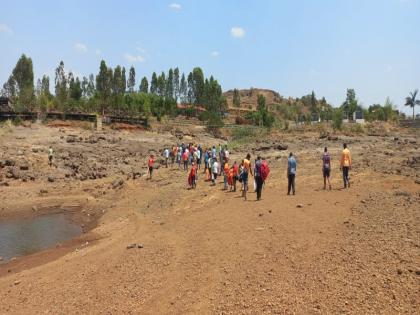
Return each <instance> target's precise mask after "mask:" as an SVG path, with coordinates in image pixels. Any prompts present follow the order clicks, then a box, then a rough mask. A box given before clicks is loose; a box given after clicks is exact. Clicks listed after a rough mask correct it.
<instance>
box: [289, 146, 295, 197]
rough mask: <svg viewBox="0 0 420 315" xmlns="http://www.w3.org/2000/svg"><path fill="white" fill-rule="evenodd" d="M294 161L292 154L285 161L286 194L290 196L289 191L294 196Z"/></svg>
mask: <svg viewBox="0 0 420 315" xmlns="http://www.w3.org/2000/svg"><path fill="white" fill-rule="evenodd" d="M296 167H297V163H296V159H295V157H294V156H293V153H292V152H290V154H289V158H288V159H287V182H288V184H287V194H288V195H290V190H291V191H292V192H293V195H294V194H295V192H296V191H295V178H296Z"/></svg>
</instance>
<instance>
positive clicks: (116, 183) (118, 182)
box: [111, 178, 124, 189]
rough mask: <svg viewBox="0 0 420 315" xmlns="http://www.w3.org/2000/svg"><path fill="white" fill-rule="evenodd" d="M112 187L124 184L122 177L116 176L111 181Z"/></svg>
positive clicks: (115, 187)
mask: <svg viewBox="0 0 420 315" xmlns="http://www.w3.org/2000/svg"><path fill="white" fill-rule="evenodd" d="M111 185H112V188H114V189H117V188H120V187H122V186H123V185H124V180H123V179H122V178H117V179H116V180H114V181H113V182H112V184H111Z"/></svg>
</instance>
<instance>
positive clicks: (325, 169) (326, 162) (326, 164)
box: [322, 147, 331, 190]
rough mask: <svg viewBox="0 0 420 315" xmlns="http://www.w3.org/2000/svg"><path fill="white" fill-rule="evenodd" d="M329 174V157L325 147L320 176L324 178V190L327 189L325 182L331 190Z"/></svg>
mask: <svg viewBox="0 0 420 315" xmlns="http://www.w3.org/2000/svg"><path fill="white" fill-rule="evenodd" d="M330 172H331V157H330V154H329V153H328V149H327V147H325V148H324V154H323V155H322V175H323V176H324V190H325V189H327V181H328V186H329V188H330V190H331V183H330Z"/></svg>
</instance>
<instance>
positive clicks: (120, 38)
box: [0, 0, 420, 113]
mask: <svg viewBox="0 0 420 315" xmlns="http://www.w3.org/2000/svg"><path fill="white" fill-rule="evenodd" d="M419 18H420V0H230V1H228V0H211V1H210V0H209V1H204V0H203V1H200V0H176V1H175V2H172V1H164V0H154V1H152V0H148V1H147V0H137V1H135V0H119V1H110V0H89V1H86V0H85V1H82V0H72V1H62V0H54V1H52V0H45V1H42V0H40V1H29V0H27V1H20V0H13V1H10V0H0V83H1V84H3V83H4V82H5V81H6V80H7V78H8V77H9V75H10V73H11V72H12V69H13V67H14V66H15V64H16V62H17V60H18V58H19V57H20V55H21V54H22V53H24V54H26V55H27V56H29V57H31V58H32V60H33V64H34V72H35V80H36V79H37V78H39V77H42V75H43V74H47V75H49V76H50V79H51V85H53V82H54V69H55V68H56V67H57V65H58V64H59V62H60V61H61V60H63V61H64V64H65V68H66V69H67V70H69V71H70V70H71V71H72V72H73V73H74V74H76V75H78V76H88V75H89V74H90V73H94V74H95V75H96V74H97V73H98V71H99V63H100V61H101V59H104V60H105V61H106V62H107V65H108V66H112V67H115V66H116V65H121V66H125V67H126V68H129V67H130V66H132V65H133V66H134V67H135V69H136V85H139V83H140V78H141V77H143V76H147V77H148V78H149V80H150V77H151V74H152V73H153V71H156V72H157V73H159V72H161V71H167V70H168V69H169V68H171V67H173V68H174V67H179V68H180V70H181V71H184V72H186V73H188V72H189V71H191V70H192V68H193V67H196V66H199V67H201V68H202V69H203V71H204V74H205V75H206V76H210V75H213V76H214V77H215V78H216V79H218V81H219V83H220V84H221V85H222V88H223V90H229V89H233V88H239V89H245V88H250V87H254V88H268V89H273V90H276V91H278V92H279V93H280V94H281V95H283V96H285V97H289V96H292V97H300V96H302V95H305V94H309V93H310V92H311V91H312V90H314V91H315V93H316V95H317V97H318V98H320V97H322V96H325V97H326V99H327V101H328V102H329V103H331V104H333V105H334V106H339V105H341V104H342V102H343V101H344V100H345V97H346V89H347V88H354V89H355V91H356V96H357V98H358V100H359V102H360V103H361V104H363V105H364V106H369V105H371V104H374V103H380V104H383V103H384V102H385V99H386V97H387V96H389V97H390V99H391V100H392V101H393V102H394V103H395V104H396V105H397V107H398V109H400V110H404V111H405V112H407V113H410V112H411V111H410V109H409V108H407V107H405V106H403V105H404V98H405V97H406V96H407V95H408V93H409V92H410V91H413V90H414V89H416V88H420V22H419Z"/></svg>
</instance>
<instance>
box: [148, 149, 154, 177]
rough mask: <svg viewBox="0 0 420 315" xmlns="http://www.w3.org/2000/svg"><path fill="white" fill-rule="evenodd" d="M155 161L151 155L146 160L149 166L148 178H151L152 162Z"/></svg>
mask: <svg viewBox="0 0 420 315" xmlns="http://www.w3.org/2000/svg"><path fill="white" fill-rule="evenodd" d="M154 163H155V160H154V156H153V155H151V156H150V158H149V161H147V166H148V167H149V179H152V174H153V164H154Z"/></svg>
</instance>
